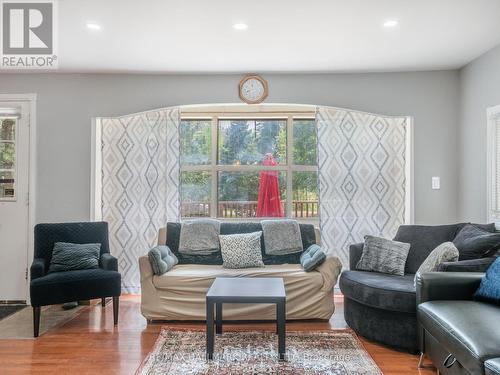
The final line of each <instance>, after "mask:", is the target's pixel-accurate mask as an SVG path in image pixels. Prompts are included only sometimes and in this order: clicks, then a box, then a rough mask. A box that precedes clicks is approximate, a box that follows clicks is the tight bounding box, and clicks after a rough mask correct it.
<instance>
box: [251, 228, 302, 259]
mask: <svg viewBox="0 0 500 375" xmlns="http://www.w3.org/2000/svg"><path fill="white" fill-rule="evenodd" d="M261 225H262V233H263V237H264V248H265V249H264V250H265V253H266V254H269V255H287V254H294V253H300V252H302V251H303V250H304V249H303V247H302V238H301V237H300V228H299V223H298V222H297V220H289V219H273V220H262V221H261Z"/></svg>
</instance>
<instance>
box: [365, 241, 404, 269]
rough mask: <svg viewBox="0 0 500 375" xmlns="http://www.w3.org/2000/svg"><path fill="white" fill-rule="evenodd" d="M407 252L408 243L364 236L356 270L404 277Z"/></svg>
mask: <svg viewBox="0 0 500 375" xmlns="http://www.w3.org/2000/svg"><path fill="white" fill-rule="evenodd" d="M409 251H410V244H409V243H404V242H397V241H391V240H387V239H385V238H380V237H374V236H365V244H364V247H363V253H362V254H361V259H360V260H359V262H358V264H357V265H356V269H357V270H360V271H375V272H380V273H387V274H391V275H399V276H404V274H405V264H406V258H407V257H408V252H409Z"/></svg>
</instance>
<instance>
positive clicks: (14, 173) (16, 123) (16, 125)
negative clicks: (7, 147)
mask: <svg viewBox="0 0 500 375" xmlns="http://www.w3.org/2000/svg"><path fill="white" fill-rule="evenodd" d="M2 120H14V139H0V143H5V144H12V145H13V146H14V166H13V168H0V172H11V173H12V176H13V179H14V183H13V189H14V195H13V196H11V197H3V196H0V202H16V201H17V198H18V193H17V174H18V170H17V164H18V156H19V155H18V148H19V147H18V146H19V144H18V138H19V134H18V130H19V116H17V115H0V121H2Z"/></svg>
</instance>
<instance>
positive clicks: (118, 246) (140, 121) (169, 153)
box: [101, 108, 180, 293]
mask: <svg viewBox="0 0 500 375" xmlns="http://www.w3.org/2000/svg"><path fill="white" fill-rule="evenodd" d="M179 123H180V111H179V109H178V108H172V109H164V110H158V111H152V112H146V113H141V114H137V115H131V116H125V117H118V118H106V119H102V120H101V132H102V133H101V137H102V219H103V220H104V221H107V222H108V224H109V242H110V247H111V252H112V253H113V255H115V256H116V257H117V258H118V268H119V270H120V272H121V274H122V284H123V285H122V287H123V290H124V291H125V292H128V293H137V292H139V290H140V276H139V268H138V267H139V266H138V258H139V256H141V255H144V254H146V253H147V251H148V250H149V249H150V248H151V247H153V246H154V245H155V243H156V239H157V236H158V229H159V228H160V227H162V226H164V225H165V223H166V222H167V221H178V220H179V216H180V197H179V174H180V172H179V168H180V162H179Z"/></svg>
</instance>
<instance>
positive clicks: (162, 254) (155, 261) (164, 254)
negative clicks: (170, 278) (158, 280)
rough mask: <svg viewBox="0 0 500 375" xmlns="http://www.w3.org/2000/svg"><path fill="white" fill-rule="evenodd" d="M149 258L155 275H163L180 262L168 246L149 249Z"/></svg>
mask: <svg viewBox="0 0 500 375" xmlns="http://www.w3.org/2000/svg"><path fill="white" fill-rule="evenodd" d="M148 258H149V263H151V268H152V269H153V273H154V274H155V275H163V274H164V273H166V272H168V271H170V270H171V269H172V268H173V267H174V266H175V265H176V264H177V263H179V260H178V259H177V257H176V256H175V254H174V253H173V252H172V251H171V250H170V248H169V247H168V246H156V247H154V248H152V249H151V250H149V253H148Z"/></svg>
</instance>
